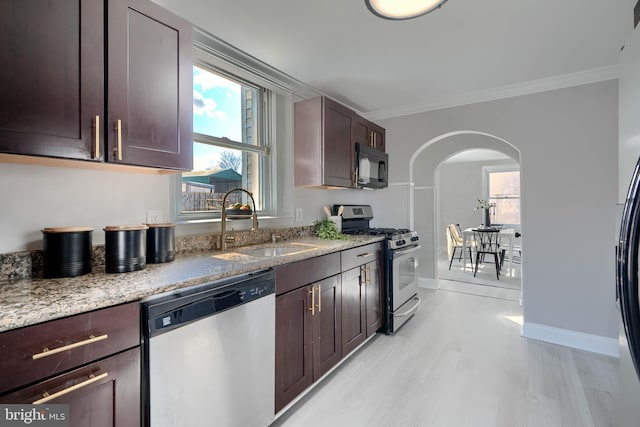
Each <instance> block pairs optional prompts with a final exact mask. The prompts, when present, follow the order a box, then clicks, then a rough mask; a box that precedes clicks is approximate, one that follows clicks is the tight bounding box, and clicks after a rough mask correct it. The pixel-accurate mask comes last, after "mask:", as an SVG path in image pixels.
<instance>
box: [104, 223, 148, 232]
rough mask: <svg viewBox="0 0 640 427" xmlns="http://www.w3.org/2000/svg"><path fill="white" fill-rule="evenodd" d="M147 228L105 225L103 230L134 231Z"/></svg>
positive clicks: (138, 225)
mask: <svg viewBox="0 0 640 427" xmlns="http://www.w3.org/2000/svg"><path fill="white" fill-rule="evenodd" d="M147 228H149V227H147V226H146V225H145V224H132V225H107V226H106V227H105V228H104V231H135V230H146V229H147Z"/></svg>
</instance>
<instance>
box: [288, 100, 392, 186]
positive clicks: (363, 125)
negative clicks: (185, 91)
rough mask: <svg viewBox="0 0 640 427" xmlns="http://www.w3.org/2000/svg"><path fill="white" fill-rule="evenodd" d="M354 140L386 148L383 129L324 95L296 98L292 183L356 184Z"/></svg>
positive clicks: (314, 184) (311, 184) (304, 184)
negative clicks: (297, 100) (297, 99)
mask: <svg viewBox="0 0 640 427" xmlns="http://www.w3.org/2000/svg"><path fill="white" fill-rule="evenodd" d="M356 143H361V144H365V145H367V146H370V147H374V148H377V149H379V150H381V151H385V148H386V144H385V130H384V128H382V127H380V126H378V125H376V124H375V123H372V122H370V121H368V120H366V119H364V118H362V117H360V116H359V115H358V114H356V113H355V112H354V111H353V110H350V109H349V108H347V107H345V106H343V105H341V104H339V103H337V102H336V101H334V100H332V99H330V98H327V97H324V96H320V97H316V98H311V99H306V100H304V101H300V102H297V103H296V104H295V122H294V151H295V153H294V158H295V176H294V181H295V186H296V187H329V188H330V187H346V188H358V185H357V182H356V173H357V171H356V165H355V162H356V153H355V152H356Z"/></svg>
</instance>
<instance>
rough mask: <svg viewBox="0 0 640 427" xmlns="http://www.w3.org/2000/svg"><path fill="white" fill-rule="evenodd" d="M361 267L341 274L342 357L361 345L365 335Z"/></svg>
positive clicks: (363, 291)
mask: <svg viewBox="0 0 640 427" xmlns="http://www.w3.org/2000/svg"><path fill="white" fill-rule="evenodd" d="M360 270H361V267H356V268H352V269H351V270H348V271H345V272H343V273H342V356H343V357H344V356H346V355H347V354H349V353H350V352H351V351H353V350H354V349H355V348H356V347H358V346H359V345H360V344H362V343H363V342H364V340H365V338H366V335H367V329H366V322H365V316H366V309H365V290H364V286H363V283H362V282H361V280H360Z"/></svg>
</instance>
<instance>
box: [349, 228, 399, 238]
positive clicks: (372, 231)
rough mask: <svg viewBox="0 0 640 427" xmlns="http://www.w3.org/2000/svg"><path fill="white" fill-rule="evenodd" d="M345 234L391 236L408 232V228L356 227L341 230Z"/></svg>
mask: <svg viewBox="0 0 640 427" xmlns="http://www.w3.org/2000/svg"><path fill="white" fill-rule="evenodd" d="M343 232H344V233H345V234H355V235H367V236H386V237H393V236H399V235H402V234H407V233H410V230H409V229H408V228H358V229H353V230H343Z"/></svg>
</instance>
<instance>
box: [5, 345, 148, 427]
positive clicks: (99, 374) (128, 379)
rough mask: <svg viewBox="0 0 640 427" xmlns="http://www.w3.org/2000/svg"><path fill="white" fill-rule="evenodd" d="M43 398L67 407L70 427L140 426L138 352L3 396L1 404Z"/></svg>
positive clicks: (131, 352)
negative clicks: (47, 397) (45, 397)
mask: <svg viewBox="0 0 640 427" xmlns="http://www.w3.org/2000/svg"><path fill="white" fill-rule="evenodd" d="M69 390H71V391H69ZM44 396H49V397H53V398H51V399H50V400H47V402H50V403H52V404H60V403H64V404H68V405H69V411H70V413H69V416H70V423H69V425H70V426H72V427H115V426H139V425H140V348H139V347H136V348H133V349H131V350H128V351H126V352H123V353H120V354H118V355H115V356H111V357H108V358H106V359H103V360H101V361H98V362H95V363H92V364H90V365H87V366H84V367H81V368H78V369H74V370H73V371H71V372H67V373H65V374H63V375H60V376H57V377H54V378H51V379H49V380H46V381H43V382H41V383H38V384H35V385H32V386H30V387H28V388H25V389H22V390H18V391H15V392H13V393H11V394H8V395H5V396H2V397H0V402H2V403H15V404H27V403H34V402H37V401H38V400H39V399H42V398H43V397H44ZM42 403H46V402H42Z"/></svg>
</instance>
